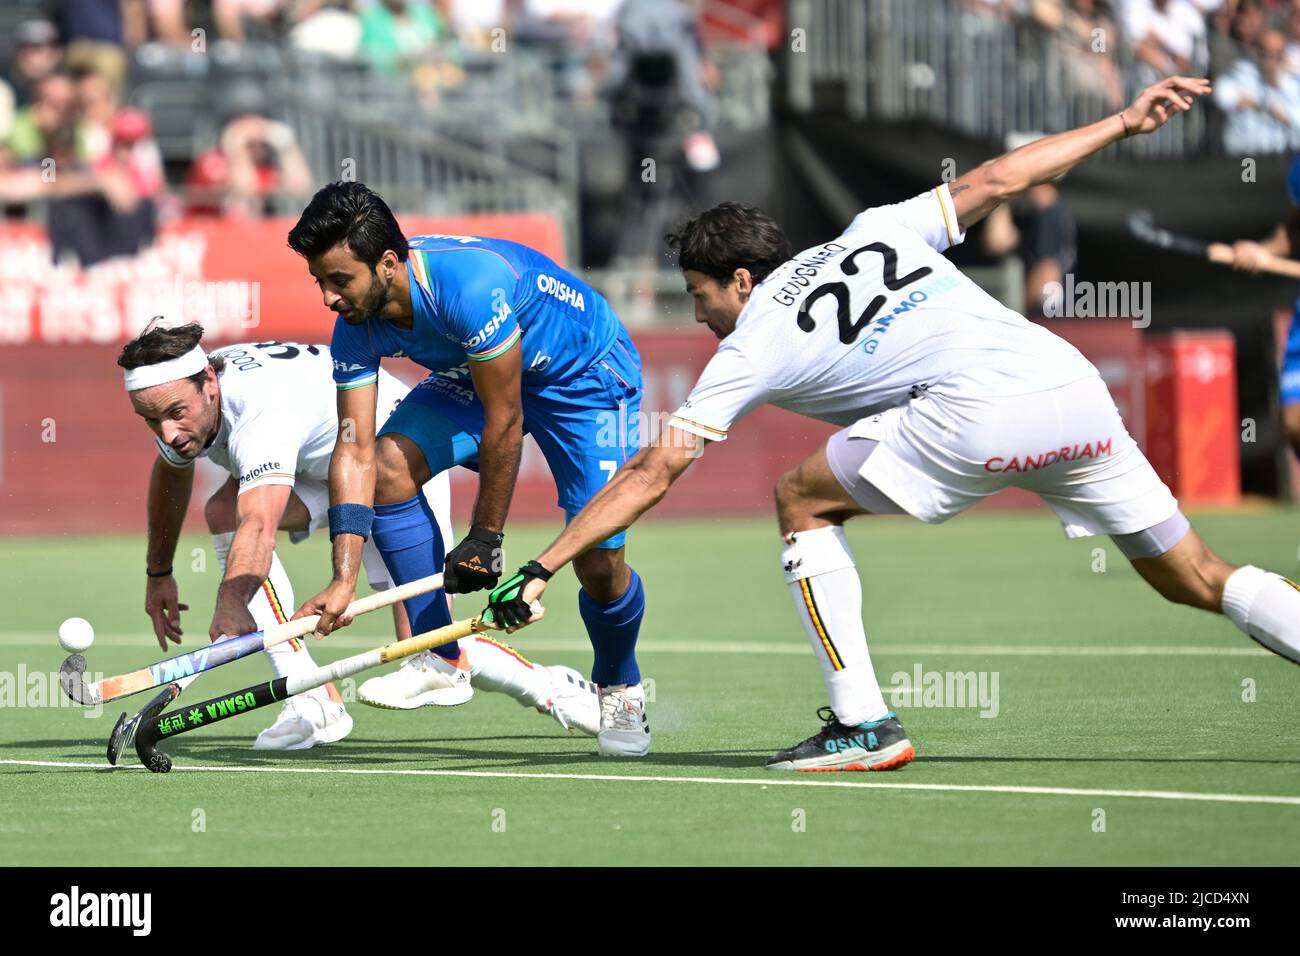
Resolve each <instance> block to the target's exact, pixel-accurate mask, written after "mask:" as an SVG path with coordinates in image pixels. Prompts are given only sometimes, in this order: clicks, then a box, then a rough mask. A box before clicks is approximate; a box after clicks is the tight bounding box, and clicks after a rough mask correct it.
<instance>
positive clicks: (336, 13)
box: [289, 0, 361, 60]
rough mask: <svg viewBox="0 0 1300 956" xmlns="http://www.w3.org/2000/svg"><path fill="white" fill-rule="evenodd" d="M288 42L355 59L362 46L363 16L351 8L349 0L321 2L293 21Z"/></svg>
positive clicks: (336, 57)
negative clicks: (295, 21)
mask: <svg viewBox="0 0 1300 956" xmlns="http://www.w3.org/2000/svg"><path fill="white" fill-rule="evenodd" d="M289 44H290V46H292V47H293V48H294V49H295V50H301V51H303V52H305V53H317V54H320V55H322V56H328V57H333V58H335V59H339V60H353V59H356V57H357V55H358V54H359V52H360V50H361V18H360V17H359V16H358V14H357V13H356V12H354V11H353V10H351V9H350V8H349V6H348V0H335V2H333V3H325V4H321V5H320V6H319V7H317V8H316V9H314V10H312V11H310V12H306V13H303V15H302V16H301V17H300V18H299V19H298V22H297V23H295V24H294V25H293V27H292V28H291V29H290V31H289Z"/></svg>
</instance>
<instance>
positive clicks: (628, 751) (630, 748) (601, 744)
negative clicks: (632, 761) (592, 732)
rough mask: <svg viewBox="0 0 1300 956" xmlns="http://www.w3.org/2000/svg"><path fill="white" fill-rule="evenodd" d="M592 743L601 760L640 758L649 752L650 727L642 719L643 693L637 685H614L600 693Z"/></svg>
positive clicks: (643, 717)
mask: <svg viewBox="0 0 1300 956" xmlns="http://www.w3.org/2000/svg"><path fill="white" fill-rule="evenodd" d="M596 743H597V746H598V749H599V750H600V754H601V756H602V757H644V756H645V755H646V754H648V753H649V752H650V724H649V722H648V721H647V720H646V717H645V690H644V689H643V688H642V687H641V685H640V684H614V685H612V686H610V687H602V688H601V689H600V732H599V733H598V734H596Z"/></svg>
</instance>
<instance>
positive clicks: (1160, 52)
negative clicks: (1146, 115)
mask: <svg viewBox="0 0 1300 956" xmlns="http://www.w3.org/2000/svg"><path fill="white" fill-rule="evenodd" d="M1119 14H1120V18H1121V22H1122V24H1123V27H1124V33H1125V36H1127V38H1128V42H1129V44H1130V45H1131V46H1132V47H1133V52H1134V54H1135V55H1136V56H1137V59H1138V60H1139V62H1141V63H1144V64H1146V65H1147V66H1148V67H1149V68H1150V70H1151V71H1152V72H1153V73H1156V74H1159V76H1161V77H1164V76H1168V75H1169V74H1171V73H1189V72H1191V71H1192V69H1193V63H1194V58H1195V56H1196V52H1197V44H1198V42H1199V41H1200V40H1201V39H1203V38H1204V36H1205V16H1204V14H1203V13H1202V12H1201V10H1200V9H1199V8H1198V7H1197V6H1196V4H1194V3H1192V2H1191V0H1121V3H1120V6H1119Z"/></svg>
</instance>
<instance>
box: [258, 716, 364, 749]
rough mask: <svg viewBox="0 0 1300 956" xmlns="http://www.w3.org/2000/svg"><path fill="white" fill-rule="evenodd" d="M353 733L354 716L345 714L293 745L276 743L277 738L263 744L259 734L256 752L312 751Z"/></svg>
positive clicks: (300, 738) (299, 739)
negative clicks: (316, 747) (318, 745)
mask: <svg viewBox="0 0 1300 956" xmlns="http://www.w3.org/2000/svg"><path fill="white" fill-rule="evenodd" d="M350 733H352V715H351V714H349V713H347V712H344V714H343V716H342V717H341V718H340V719H338V720H335V721H331V722H330V723H328V724H326V725H325V726H324V727H320V728H318V729H316V730H315V731H313V732H312V733H311V735H310V736H307V737H299V738H298V739H297V740H295V741H294V742H293V743H290V744H280V743H276V742H275V738H272V739H271V740H270V741H266V742H263V736H262V735H261V734H258V736H257V739H256V740H254V741H253V749H254V750H310V749H311V748H312V747H315V746H316V745H317V744H332V743H337V742H338V741H340V740H342V739H343V738H344V737H346V736H347V735H348V734H350Z"/></svg>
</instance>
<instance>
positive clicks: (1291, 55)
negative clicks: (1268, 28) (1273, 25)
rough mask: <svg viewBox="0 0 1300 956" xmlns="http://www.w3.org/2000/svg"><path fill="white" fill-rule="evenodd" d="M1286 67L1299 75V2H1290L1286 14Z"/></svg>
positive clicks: (1290, 71) (1288, 70)
mask: <svg viewBox="0 0 1300 956" xmlns="http://www.w3.org/2000/svg"><path fill="white" fill-rule="evenodd" d="M1286 68H1287V72H1289V73H1292V74H1295V75H1297V76H1300V3H1297V2H1294V0H1293V2H1292V3H1291V6H1290V8H1289V9H1288V10H1287V15H1286Z"/></svg>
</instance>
